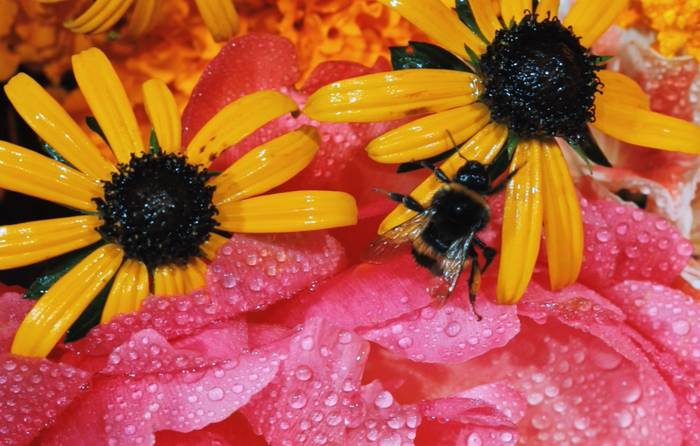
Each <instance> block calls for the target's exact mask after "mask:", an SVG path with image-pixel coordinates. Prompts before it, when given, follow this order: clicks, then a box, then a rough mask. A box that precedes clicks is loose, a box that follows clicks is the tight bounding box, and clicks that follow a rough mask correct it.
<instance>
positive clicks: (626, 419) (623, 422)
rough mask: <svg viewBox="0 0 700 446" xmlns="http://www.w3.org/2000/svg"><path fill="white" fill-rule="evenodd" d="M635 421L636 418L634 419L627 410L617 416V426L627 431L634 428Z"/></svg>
mask: <svg viewBox="0 0 700 446" xmlns="http://www.w3.org/2000/svg"><path fill="white" fill-rule="evenodd" d="M633 421H634V418H633V417H632V414H631V413H629V411H627V410H623V411H622V412H620V413H618V414H617V424H618V425H619V426H620V427H621V428H623V429H627V428H628V427H630V426H632V422H633Z"/></svg>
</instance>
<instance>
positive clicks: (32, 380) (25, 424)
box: [0, 355, 90, 445]
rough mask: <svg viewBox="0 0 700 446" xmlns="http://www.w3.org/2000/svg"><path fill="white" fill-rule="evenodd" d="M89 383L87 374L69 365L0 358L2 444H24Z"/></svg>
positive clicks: (46, 361)
mask: <svg viewBox="0 0 700 446" xmlns="http://www.w3.org/2000/svg"><path fill="white" fill-rule="evenodd" d="M89 380H90V374H89V373H88V372H85V371H83V370H80V369H76V368H74V367H71V366H69V365H65V364H57V363H54V362H51V361H49V360H46V359H35V358H25V357H20V356H14V355H0V438H2V444H8V445H24V444H28V443H29V442H30V441H31V440H32V439H33V438H34V437H36V435H37V434H38V433H39V432H40V431H41V430H42V429H44V428H45V427H46V426H49V425H51V424H52V423H53V422H54V421H55V420H56V418H57V417H58V416H59V415H60V414H61V413H62V412H63V411H64V410H66V408H67V407H68V405H69V404H70V403H71V401H73V399H75V398H76V397H77V396H78V395H79V394H80V393H81V391H83V390H84V389H85V387H86V386H87V383H88V381H89Z"/></svg>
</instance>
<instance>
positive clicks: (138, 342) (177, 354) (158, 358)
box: [101, 321, 248, 375]
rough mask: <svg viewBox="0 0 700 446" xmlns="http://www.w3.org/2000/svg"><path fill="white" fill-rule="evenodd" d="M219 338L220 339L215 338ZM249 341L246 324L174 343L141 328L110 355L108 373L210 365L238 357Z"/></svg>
mask: <svg viewBox="0 0 700 446" xmlns="http://www.w3.org/2000/svg"><path fill="white" fill-rule="evenodd" d="M217 339H220V340H221V342H216V340H217ZM247 344H248V341H247V336H246V332H245V325H244V323H243V322H242V321H236V322H234V323H232V324H230V325H229V326H227V327H225V328H217V329H208V330H206V331H205V332H202V333H199V334H198V335H195V336H194V337H189V338H184V339H182V340H180V341H178V342H177V343H176V345H171V344H169V343H168V341H167V340H166V339H165V338H164V337H163V336H161V335H160V334H159V333H158V332H157V331H155V330H152V329H146V330H141V331H139V332H136V333H134V335H133V336H132V337H131V339H129V340H128V341H127V342H125V343H124V344H122V345H120V346H119V347H117V348H116V349H114V351H113V352H112V353H111V354H110V355H109V357H108V360H107V365H106V366H105V368H104V369H103V370H102V371H101V373H103V374H106V375H128V374H137V375H142V374H148V373H166V372H178V371H187V370H197V369H201V368H203V367H209V366H211V364H212V363H213V362H215V361H218V360H231V359H236V358H237V357H238V356H239V355H240V352H241V350H243V348H245V346H246V345H247Z"/></svg>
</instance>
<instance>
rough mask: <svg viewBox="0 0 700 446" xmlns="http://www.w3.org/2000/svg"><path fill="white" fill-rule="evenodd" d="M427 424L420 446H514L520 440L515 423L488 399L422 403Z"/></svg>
mask: <svg viewBox="0 0 700 446" xmlns="http://www.w3.org/2000/svg"><path fill="white" fill-rule="evenodd" d="M419 407H420V411H421V414H422V415H423V423H422V424H421V426H420V428H419V429H418V437H417V438H416V444H417V445H430V444H440V445H455V446H456V445H483V446H497V445H498V446H502V445H508V446H512V445H514V444H515V443H516V442H517V441H518V436H517V433H516V427H515V424H514V423H513V422H512V421H511V419H510V418H509V417H507V416H506V415H505V414H503V413H502V412H501V411H499V410H498V409H497V408H496V407H495V406H493V405H492V404H489V403H488V402H486V401H483V400H479V399H473V398H467V397H450V398H440V399H436V400H431V401H424V402H422V403H420V405H419Z"/></svg>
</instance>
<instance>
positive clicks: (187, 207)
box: [0, 48, 357, 356]
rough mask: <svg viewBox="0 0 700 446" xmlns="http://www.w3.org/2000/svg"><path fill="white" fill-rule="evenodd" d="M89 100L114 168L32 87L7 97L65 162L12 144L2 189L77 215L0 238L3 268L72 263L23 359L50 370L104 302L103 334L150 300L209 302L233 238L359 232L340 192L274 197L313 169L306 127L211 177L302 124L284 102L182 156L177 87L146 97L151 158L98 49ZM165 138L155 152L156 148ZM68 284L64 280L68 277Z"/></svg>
mask: <svg viewBox="0 0 700 446" xmlns="http://www.w3.org/2000/svg"><path fill="white" fill-rule="evenodd" d="M73 70H74V72H75V77H76V80H77V82H78V86H79V87H80V89H81V91H82V92H83V94H84V96H85V99H86V100H87V102H88V104H89V105H90V108H91V110H92V112H93V113H94V115H95V118H96V121H97V122H98V123H99V126H100V128H101V131H102V133H103V134H104V138H105V139H106V141H107V143H108V144H109V146H110V148H111V150H112V153H113V155H114V158H115V160H116V164H115V163H112V162H110V161H108V160H107V159H106V158H104V157H103V155H102V154H101V153H100V150H99V149H98V147H97V146H96V145H95V144H94V143H93V142H92V140H91V139H90V138H88V136H87V135H86V134H84V133H83V132H82V131H81V130H80V129H79V127H78V125H77V123H76V122H74V121H73V120H72V119H71V118H70V117H69V115H68V114H67V113H66V112H65V111H64V110H63V109H62V108H61V107H60V106H59V105H58V103H57V102H56V101H55V100H54V99H53V98H52V97H51V96H50V95H49V94H48V93H47V92H46V91H44V90H43V89H42V88H41V87H40V86H39V84H37V83H36V82H35V81H34V80H33V79H31V78H30V77H29V76H27V75H25V74H18V75H16V76H14V77H13V78H12V79H11V80H10V81H9V82H8V83H7V85H6V86H5V91H6V93H7V96H8V97H9V99H10V101H11V102H12V104H13V105H14V106H15V108H16V110H17V111H18V112H19V114H20V115H21V116H22V117H23V118H24V119H25V120H26V122H27V123H28V124H29V125H30V126H31V127H32V128H33V129H34V130H35V131H36V132H37V134H39V136H41V138H43V139H44V141H45V142H46V143H47V144H48V146H50V147H51V153H53V156H54V158H55V159H50V158H48V157H44V156H41V155H39V154H37V153H34V152H32V151H30V150H27V149H25V148H22V147H19V146H16V145H14V144H11V143H8V142H2V141H0V188H4V189H8V190H12V191H16V192H20V193H24V194H27V195H31V196H34V197H38V198H42V199H46V200H50V201H53V202H55V203H58V204H61V205H64V206H66V207H68V208H71V209H74V210H76V211H78V215H76V216H71V217H65V218H59V219H51V220H44V221H35V222H29V223H24V224H17V225H11V226H2V227H0V268H2V269H9V268H15V267H20V266H24V265H29V264H33V263H37V262H41V261H44V260H47V259H51V258H54V257H57V256H61V255H64V254H68V253H71V252H73V251H76V250H81V251H79V253H78V254H76V255H74V256H73V257H72V258H71V259H69V260H68V261H67V262H66V263H67V264H66V266H65V270H66V271H67V272H65V274H63V275H58V276H60V277H59V278H58V279H57V280H53V281H52V280H49V283H43V284H41V285H42V286H44V287H45V288H46V290H45V293H44V294H43V295H42V296H41V297H40V299H39V301H38V302H37V303H36V305H35V306H34V307H33V308H32V310H31V311H30V312H29V313H28V314H27V316H26V318H25V319H24V321H23V322H22V324H21V325H20V327H19V329H18V331H17V334H16V335H15V339H14V342H13V344H12V352H13V353H15V354H20V355H28V356H45V355H46V354H48V352H49V351H50V350H51V349H52V348H53V346H54V345H55V344H56V343H57V342H58V340H59V339H60V338H61V336H62V335H63V334H64V332H65V331H66V330H67V329H68V328H69V327H70V326H71V325H72V324H73V323H74V322H75V321H76V319H77V318H78V317H79V316H80V314H81V313H83V311H84V310H85V309H86V307H87V306H88V305H89V304H90V303H91V302H92V301H93V300H95V299H96V296H98V294H100V293H105V298H106V303H105V304H104V309H103V311H102V315H101V320H102V321H103V322H104V321H108V320H110V319H111V318H112V317H114V316H115V315H117V314H120V313H125V312H131V311H135V310H137V309H138V308H139V306H140V303H141V301H142V300H143V299H144V298H145V297H146V296H147V295H148V294H150V293H154V294H157V295H175V294H180V293H186V292H189V291H191V290H195V289H197V288H200V287H201V286H202V285H203V284H204V277H205V272H206V267H207V262H208V260H210V259H212V258H213V256H214V254H215V253H216V251H217V249H218V248H219V247H221V246H222V245H223V244H224V243H225V242H226V241H227V237H225V235H226V234H229V233H283V232H297V231H310V230H318V229H324V228H332V227H338V226H345V225H351V224H354V223H355V221H356V218H357V209H356V205H355V201H354V199H353V198H352V197H351V196H350V195H348V194H345V193H342V192H330V191H312V190H309V191H296V192H282V193H272V194H267V195H262V194H264V193H265V192H267V191H269V190H271V189H273V188H275V187H276V186H279V185H280V184H282V183H284V182H286V181H287V180H289V179H290V178H291V177H293V176H294V175H296V174H297V173H298V172H300V171H301V170H302V169H304V168H305V167H306V166H307V165H308V164H309V163H310V162H311V160H312V158H313V157H314V155H315V153H316V151H317V149H318V145H319V139H318V135H317V133H316V131H315V130H314V129H312V128H310V127H302V128H301V129H299V130H296V131H292V132H290V133H287V134H285V135H282V136H280V137H278V138H276V139H273V140H271V141H269V142H267V143H265V144H263V145H261V146H259V147H257V148H255V149H253V150H251V151H250V152H248V153H247V154H245V155H244V156H243V157H242V158H240V159H239V160H238V161H236V162H235V163H233V164H232V165H231V166H230V167H228V168H227V169H226V170H225V171H223V172H220V173H217V172H212V171H209V170H207V166H208V165H209V164H210V162H211V161H212V160H214V159H215V158H216V157H217V156H218V155H219V153H221V152H222V151H223V150H224V149H226V148H227V147H229V146H231V145H232V144H235V143H237V142H238V141H240V140H242V139H243V138H244V137H246V136H247V135H249V134H251V133H252V132H254V131H255V130H256V129H257V128H258V127H260V126H262V125H263V124H265V123H266V122H268V121H270V120H272V119H275V118H277V117H279V116H282V115H284V114H287V113H290V112H294V111H295V110H296V108H297V106H296V104H295V102H294V101H292V100H291V99H290V98H288V97H287V96H285V95H283V94H281V93H279V92H277V91H261V92H257V93H253V94H250V95H248V96H245V97H242V98H240V99H238V100H236V101H234V102H232V103H230V104H229V105H227V106H226V107H224V108H223V109H221V110H220V111H219V112H218V113H217V114H216V115H215V116H214V117H213V118H212V119H211V120H209V122H208V123H207V124H206V125H204V126H203V127H202V129H201V130H200V131H199V132H198V133H197V134H196V135H195V136H194V138H193V139H192V141H191V142H190V143H189V144H188V145H187V147H185V148H184V150H181V141H180V125H181V124H180V118H179V114H178V112H177V109H176V107H175V101H174V99H173V97H172V95H171V93H170V91H169V90H168V89H167V87H166V86H165V84H164V83H163V82H161V81H159V80H150V81H148V82H146V83H144V85H143V94H144V102H145V105H146V111H147V114H148V116H149V118H150V120H151V123H152V124H153V128H154V135H155V137H153V138H152V142H151V146H152V147H151V148H150V150H149V149H147V148H146V147H145V145H144V142H143V141H142V138H141V135H140V134H139V130H138V126H137V123H136V118H135V116H134V113H133V111H132V109H131V108H130V105H129V101H128V98H127V96H126V93H125V92H124V89H123V87H122V85H121V83H120V81H119V79H118V77H117V75H116V73H115V71H114V69H113V68H112V66H111V64H110V62H109V60H108V59H107V58H106V56H105V55H104V54H103V53H102V52H101V51H99V50H97V49H95V48H92V49H89V50H87V51H84V52H82V53H80V54H78V55H76V56H74V57H73ZM156 137H157V138H156ZM58 276H57V277H58Z"/></svg>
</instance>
